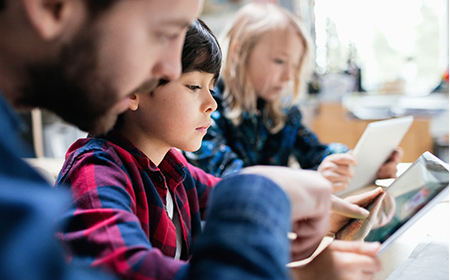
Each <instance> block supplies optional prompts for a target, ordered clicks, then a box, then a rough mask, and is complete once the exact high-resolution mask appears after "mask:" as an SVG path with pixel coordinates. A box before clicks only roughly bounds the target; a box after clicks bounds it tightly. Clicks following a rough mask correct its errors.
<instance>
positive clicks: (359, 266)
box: [292, 240, 381, 280]
mask: <svg viewBox="0 0 450 280" xmlns="http://www.w3.org/2000/svg"><path fill="white" fill-rule="evenodd" d="M379 248H380V244H379V243H367V242H359V241H341V240H335V241H333V242H332V243H331V244H330V245H329V246H328V247H327V248H325V249H324V250H323V251H322V252H321V253H320V254H318V255H317V256H316V257H315V258H314V259H313V260H312V261H311V262H309V263H307V264H306V265H304V266H300V267H293V268H292V274H293V277H294V279H296V280H310V279H314V280H321V279H324V280H328V279H333V280H351V279H355V280H366V279H367V280H368V279H373V277H374V275H375V273H376V272H378V271H380V270H381V262H380V260H379V259H378V258H377V257H376V254H377V252H378V250H379Z"/></svg>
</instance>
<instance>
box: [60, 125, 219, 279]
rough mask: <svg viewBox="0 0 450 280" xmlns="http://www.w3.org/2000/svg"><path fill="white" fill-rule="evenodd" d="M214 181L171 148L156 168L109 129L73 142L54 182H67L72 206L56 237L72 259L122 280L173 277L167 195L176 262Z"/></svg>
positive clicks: (195, 229) (195, 227) (197, 227)
mask: <svg viewBox="0 0 450 280" xmlns="http://www.w3.org/2000/svg"><path fill="white" fill-rule="evenodd" d="M219 180H220V179H218V178H215V177H213V176H211V175H209V174H206V173H205V172H203V171H202V170H200V169H198V168H196V167H193V166H192V165H190V164H188V163H187V161H186V159H184V157H183V156H182V155H181V153H179V152H178V151H176V150H171V151H169V152H168V153H167V155H166V157H165V158H164V159H163V161H162V162H161V164H160V165H159V166H156V165H154V164H153V163H152V162H151V161H150V160H149V158H148V157H146V156H145V155H144V154H143V153H142V152H141V151H139V150H138V149H137V148H136V147H135V146H134V145H133V144H132V143H131V142H130V141H128V140H127V139H126V138H125V137H123V136H122V135H120V134H119V133H118V132H115V131H112V132H110V133H109V134H108V135H106V136H105V137H103V138H85V139H79V140H78V141H76V142H75V143H74V144H73V145H72V146H71V147H70V148H69V151H68V152H67V155H66V161H65V163H64V166H63V168H62V170H61V172H60V174H59V176H58V179H57V185H68V186H70V188H71V190H72V194H73V205H72V206H71V207H70V208H69V209H68V210H67V211H66V212H65V213H64V214H63V215H62V217H61V221H62V222H63V223H64V225H65V226H64V230H63V232H62V233H61V234H60V238H61V239H62V240H63V241H64V243H65V244H67V245H68V247H69V249H70V253H71V258H73V259H74V261H81V262H84V263H89V264H90V265H92V266H106V267H108V268H110V269H112V270H113V271H114V272H115V273H118V274H119V275H120V276H122V277H123V278H125V279H158V280H159V279H173V278H174V276H175V274H176V273H177V271H178V270H179V269H180V267H181V266H182V265H183V264H184V262H183V261H177V260H174V259H173V256H174V255H175V250H176V230H175V226H174V224H173V222H172V220H171V219H170V218H169V217H168V215H167V213H166V211H165V205H166V195H167V191H168V190H170V191H171V192H172V194H173V197H174V200H175V205H174V211H178V214H179V217H180V224H181V227H182V234H183V248H182V254H181V259H182V260H187V259H188V258H189V255H190V250H189V249H190V247H191V244H192V238H193V237H195V236H197V235H198V234H199V233H200V232H201V225H200V222H201V216H202V215H203V213H204V212H205V209H206V206H207V198H208V194H209V192H210V190H211V189H212V187H213V186H214V185H215V184H216V183H217V182H218V181H219Z"/></svg>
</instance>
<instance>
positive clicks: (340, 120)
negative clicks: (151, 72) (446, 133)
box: [312, 103, 433, 162]
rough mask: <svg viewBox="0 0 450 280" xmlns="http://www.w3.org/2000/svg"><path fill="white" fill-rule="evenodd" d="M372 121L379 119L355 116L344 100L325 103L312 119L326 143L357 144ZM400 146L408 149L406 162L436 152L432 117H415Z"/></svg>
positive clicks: (406, 150)
mask: <svg viewBox="0 0 450 280" xmlns="http://www.w3.org/2000/svg"><path fill="white" fill-rule="evenodd" d="M372 121H375V120H360V119H357V118H354V117H352V116H351V114H349V112H348V111H347V109H346V108H345V107H344V106H343V105H342V104H341V103H322V104H320V105H319V108H318V113H317V115H316V117H315V118H314V120H313V122H312V129H313V131H314V132H315V133H316V134H317V136H318V137H319V139H320V141H321V142H323V143H331V142H338V143H343V144H345V145H347V146H348V147H350V148H353V147H354V146H355V145H356V143H357V142H358V140H359V138H360V137H361V135H362V134H363V132H364V130H365V128H366V126H367V124H368V123H370V122H372ZM387 137H388V136H387ZM399 146H400V147H402V148H403V150H404V155H403V159H402V161H403V162H413V161H415V160H416V159H417V158H418V157H419V156H420V155H421V154H422V153H424V152H425V151H430V152H433V139H432V136H431V134H430V119H428V118H414V122H413V124H412V125H411V127H410V129H409V131H408V132H407V133H406V135H405V137H404V138H403V140H402V142H401V143H400V145H399Z"/></svg>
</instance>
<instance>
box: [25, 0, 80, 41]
mask: <svg viewBox="0 0 450 280" xmlns="http://www.w3.org/2000/svg"><path fill="white" fill-rule="evenodd" d="M21 1H22V2H23V7H24V10H25V13H26V15H27V16H28V19H29V20H30V23H31V24H32V25H33V27H34V28H35V29H36V30H37V32H38V33H39V34H40V36H41V37H42V38H43V39H46V40H52V39H55V38H58V37H59V36H60V35H61V34H62V33H63V32H64V31H65V29H66V28H70V27H71V24H72V23H73V22H74V20H73V19H74V17H80V18H81V17H83V16H86V14H83V12H86V11H85V10H83V7H82V3H83V1H71V0H21Z"/></svg>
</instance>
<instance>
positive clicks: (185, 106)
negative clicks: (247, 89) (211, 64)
mask: <svg viewBox="0 0 450 280" xmlns="http://www.w3.org/2000/svg"><path fill="white" fill-rule="evenodd" d="M213 88H214V74H210V73H205V72H199V71H193V72H188V73H184V74H182V75H181V77H180V78H179V79H177V80H174V81H171V82H169V83H167V84H165V85H162V86H159V87H158V88H156V89H155V90H154V92H153V94H145V95H141V96H139V98H140V100H139V108H138V110H137V111H136V112H135V113H136V114H138V115H136V118H135V120H137V121H135V125H136V126H139V127H140V130H141V131H142V133H143V134H145V137H147V140H148V141H151V145H152V146H153V147H154V148H160V149H162V152H164V153H165V152H167V151H168V149H170V148H172V147H175V148H178V149H181V150H185V151H196V150H198V149H199V148H200V145H201V142H202V139H203V136H204V135H205V134H206V131H207V129H208V127H209V126H210V124H211V119H210V116H211V113H212V112H213V111H215V110H216V109H217V103H216V102H215V100H214V98H213V97H212V95H211V91H212V90H213Z"/></svg>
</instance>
